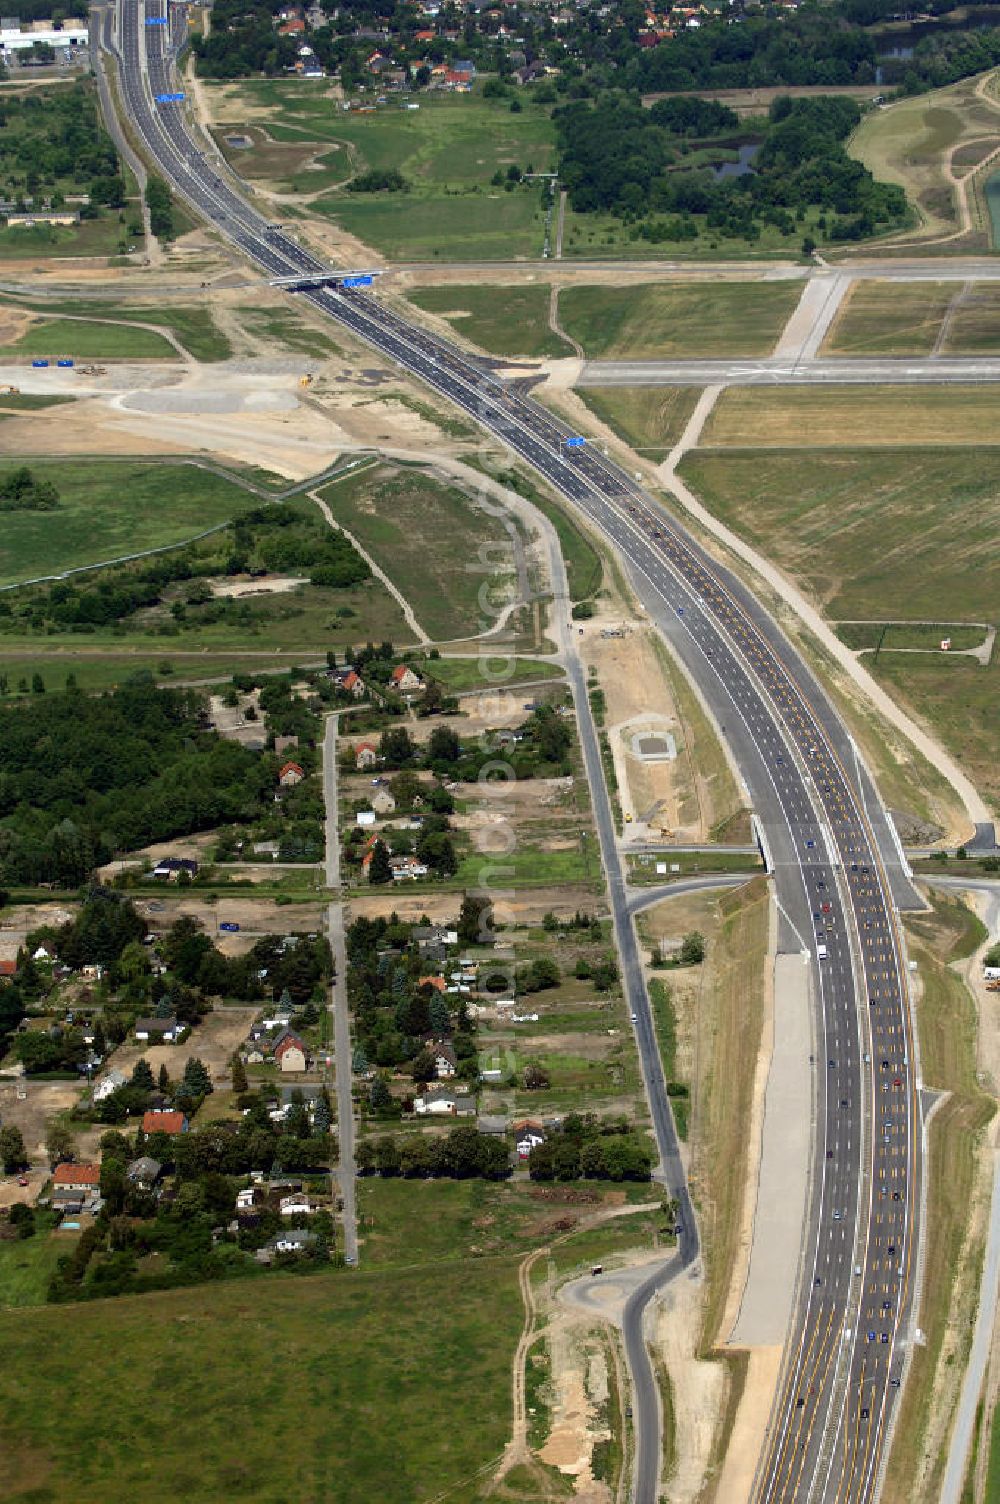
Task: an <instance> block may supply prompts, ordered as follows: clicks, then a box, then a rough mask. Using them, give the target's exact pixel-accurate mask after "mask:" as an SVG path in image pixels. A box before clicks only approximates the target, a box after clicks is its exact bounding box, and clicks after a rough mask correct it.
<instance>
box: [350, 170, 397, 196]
mask: <svg viewBox="0 0 1000 1504" xmlns="http://www.w3.org/2000/svg"><path fill="white" fill-rule="evenodd" d="M409 188H410V185H409V183H408V182H407V181H406V179H405V178H404V176H403V174H402V173H401V172H397V170H396V168H395V167H386V168H372V170H371V171H370V172H362V173H359V174H358V176H357V177H356V178H352V179H351V181H350V182H349V183H348V185H347V191H348V193H408V192H409Z"/></svg>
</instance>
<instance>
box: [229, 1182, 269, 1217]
mask: <svg viewBox="0 0 1000 1504" xmlns="http://www.w3.org/2000/svg"><path fill="white" fill-rule="evenodd" d="M263 1199H264V1192H263V1191H262V1190H261V1188H260V1186H259V1185H246V1186H244V1187H243V1189H242V1190H241V1191H237V1192H236V1210H237V1211H238V1212H248V1211H251V1210H252V1209H253V1208H254V1207H255V1206H259V1205H260V1203H261V1202H262V1201H263Z"/></svg>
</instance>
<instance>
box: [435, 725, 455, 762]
mask: <svg viewBox="0 0 1000 1504" xmlns="http://www.w3.org/2000/svg"><path fill="white" fill-rule="evenodd" d="M461 755H462V744H461V742H460V741H459V739H458V732H457V731H454V730H453V729H452V727H451V726H435V727H434V730H433V731H432V732H431V735H430V740H429V742H428V743H427V760H428V762H448V763H451V762H457V761H458V759H459V757H460V756H461Z"/></svg>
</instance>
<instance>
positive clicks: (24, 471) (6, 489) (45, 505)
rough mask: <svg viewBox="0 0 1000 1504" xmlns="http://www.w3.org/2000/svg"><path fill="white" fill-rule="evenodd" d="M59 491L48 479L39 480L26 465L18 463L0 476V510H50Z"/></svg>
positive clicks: (56, 503) (53, 506)
mask: <svg viewBox="0 0 1000 1504" xmlns="http://www.w3.org/2000/svg"><path fill="white" fill-rule="evenodd" d="M58 505H59V492H58V491H57V490H56V488H55V486H54V485H53V484H52V482H51V481H50V480H40V479H39V478H38V476H37V475H35V473H34V471H32V470H29V469H28V467H27V465H18V466H17V468H16V469H14V470H8V472H7V474H6V475H4V476H3V477H2V478H0V512H52V511H54V510H55V508H56V507H57V506H58Z"/></svg>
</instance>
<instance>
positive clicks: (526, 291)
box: [407, 284, 573, 358]
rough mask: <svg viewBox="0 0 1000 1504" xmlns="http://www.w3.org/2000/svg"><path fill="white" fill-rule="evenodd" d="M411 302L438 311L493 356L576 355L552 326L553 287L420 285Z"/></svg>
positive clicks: (410, 296)
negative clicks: (550, 310) (551, 296)
mask: <svg viewBox="0 0 1000 1504" xmlns="http://www.w3.org/2000/svg"><path fill="white" fill-rule="evenodd" d="M407 296H408V297H409V300H410V302H411V303H415V304H416V305H417V307H418V308H425V309H426V310H427V311H428V312H429V313H436V314H438V315H440V316H441V317H442V318H445V319H447V320H448V322H449V323H450V324H451V325H452V327H453V328H454V330H455V332H456V334H461V335H463V336H464V337H465V338H466V339H468V340H470V341H471V342H472V343H473V344H474V345H478V346H479V348H480V349H481V350H486V351H488V353H489V354H490V355H512V356H526V357H529V358H542V357H544V356H547V355H554V356H559V355H572V353H573V351H572V349H571V347H570V346H569V345H568V344H567V343H566V341H565V340H563V339H561V338H560V336H559V335H557V334H553V332H552V330H551V329H550V328H549V300H550V299H549V289H548V287H544V286H541V287H540V286H531V287H455V286H453V285H450V284H449V286H447V287H418V288H415V289H414V290H413V291H412V292H410V293H409V294H408V295H407Z"/></svg>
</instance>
